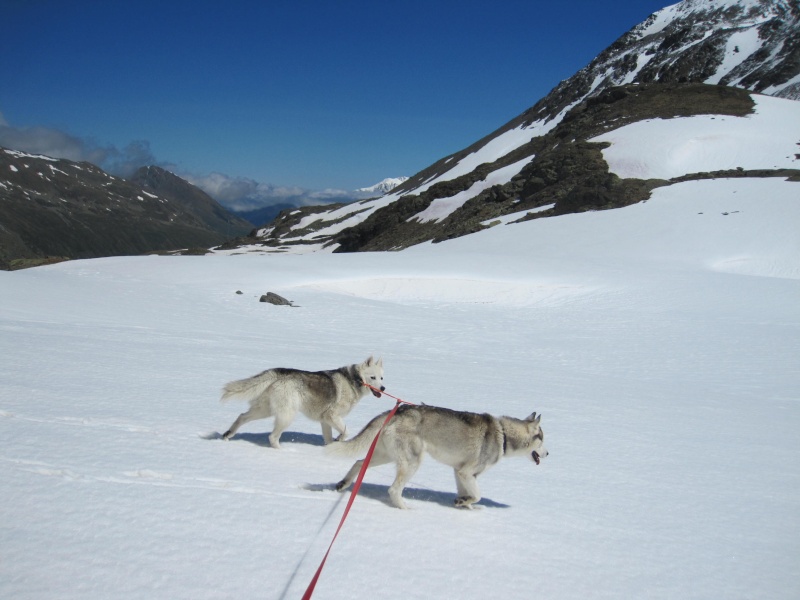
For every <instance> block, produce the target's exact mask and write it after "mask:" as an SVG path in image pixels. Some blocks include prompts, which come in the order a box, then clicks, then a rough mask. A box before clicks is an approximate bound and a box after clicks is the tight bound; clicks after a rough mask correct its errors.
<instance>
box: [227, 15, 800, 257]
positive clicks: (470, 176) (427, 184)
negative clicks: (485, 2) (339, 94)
mask: <svg viewBox="0 0 800 600" xmlns="http://www.w3.org/2000/svg"><path fill="white" fill-rule="evenodd" d="M750 92H760V93H765V94H769V95H774V96H779V97H783V98H789V99H797V98H798V97H800V7H798V5H797V3H796V2H789V1H787V0H684V1H683V2H680V3H678V4H675V5H672V6H668V7H666V8H664V9H662V10H660V11H658V12H656V13H654V14H653V15H651V16H650V17H649V18H648V19H646V20H645V21H644V22H643V23H641V24H639V25H637V26H635V27H633V28H632V29H631V30H630V31H629V32H627V33H626V34H624V35H623V36H621V37H620V38H619V39H618V40H616V41H615V42H614V43H612V44H611V45H610V46H609V47H608V48H607V49H606V50H604V51H603V52H601V53H600V54H599V55H598V56H597V57H596V58H595V59H594V60H593V61H592V62H591V63H590V64H589V65H587V66H586V67H585V68H583V69H581V70H580V71H578V72H577V73H576V74H575V75H573V76H572V77H570V78H568V79H566V80H564V81H562V82H561V83H560V84H559V85H558V86H556V87H555V88H554V89H553V90H552V91H551V92H550V93H549V94H548V95H547V96H546V97H545V98H543V99H541V100H540V101H538V102H537V103H536V104H534V105H533V106H532V107H531V108H530V109H528V110H526V111H525V112H524V113H522V114H521V115H519V116H518V117H516V118H514V119H512V120H511V121H509V122H508V123H506V124H505V125H503V126H502V127H500V128H499V129H497V130H496V131H494V132H493V133H491V134H489V135H488V136H486V137H485V138H483V139H481V140H479V141H477V142H476V143H474V144H473V145H471V146H469V147H468V148H465V149H464V150H462V151H460V152H457V153H455V154H452V155H450V156H447V157H444V158H442V159H441V160H439V161H437V162H436V163H434V164H433V165H431V166H430V167H428V168H426V169H423V170H422V171H421V172H419V173H417V174H416V175H414V176H413V177H411V178H410V179H409V180H407V181H406V182H404V183H403V184H401V185H400V186H398V187H397V188H395V189H394V190H392V191H391V192H390V193H389V194H387V195H385V196H383V197H381V198H379V199H377V200H370V201H363V202H359V203H355V204H352V205H348V206H344V207H341V206H336V207H308V208H304V209H299V210H290V211H284V212H283V213H281V214H280V215H279V216H278V217H277V218H276V219H275V221H274V222H273V223H271V224H270V225H269V226H268V227H265V228H262V229H261V230H259V231H258V232H257V236H255V237H254V238H251V239H248V240H241V242H240V243H241V244H242V245H245V244H251V245H252V244H256V245H260V246H262V247H264V248H265V249H269V248H273V249H275V250H280V251H293V250H292V249H293V247H296V246H300V247H311V246H313V247H316V248H319V249H323V250H327V251H336V252H348V251H359V250H389V249H401V248H404V247H407V246H409V245H413V244H416V243H420V242H423V241H427V240H434V241H441V240H443V239H448V238H450V237H455V236H458V235H465V234H468V233H471V232H473V231H478V230H480V229H482V228H484V227H486V226H487V225H486V223H485V222H486V221H487V220H489V221H490V222H491V220H492V219H497V218H498V217H502V216H504V215H507V214H508V213H509V211H510V210H511V209H512V208H513V209H514V211H519V210H524V209H525V208H530V209H531V210H532V211H536V212H531V214H530V216H529V217H527V218H541V217H545V216H552V215H557V214H564V213H565V212H576V211H583V210H597V209H601V208H614V207H618V206H624V205H625V204H628V203H631V202H638V201H641V200H644V199H646V198H647V197H649V190H650V189H652V188H653V187H654V186H656V185H665V184H666V183H668V182H642V181H639V180H625V181H624V182H620V181H617V180H616V179H618V178H616V179H615V177H616V176H613V175H611V174H609V173H608V171H607V165H605V161H604V160H603V159H602V154H601V152H600V151H601V149H602V148H601V147H600V146H599V145H598V144H592V143H590V142H588V140H589V139H590V138H591V137H592V135H597V133H598V132H602V131H605V130H609V129H612V128H614V127H620V126H622V125H624V124H626V123H630V122H633V121H635V120H640V119H650V118H672V117H674V116H681V115H682V116H688V115H697V114H721V115H726V114H737V115H741V114H746V113H747V112H748V111H749V110H751V108H747V107H748V106H749V107H752V99H750ZM743 111H744V112H743ZM704 176H705V175H704ZM447 199H454V200H453V201H454V202H455V201H456V199H457V200H458V202H460V203H461V204H462V206H461V208H460V209H458V210H456V211H454V212H453V213H452V214H451V215H450V216H449V217H448V218H447V219H446V220H445V221H442V222H439V221H437V222H435V223H434V222H431V221H430V220H428V219H426V218H421V217H420V215H422V214H423V213H424V211H426V210H427V209H428V207H429V206H430V205H431V203H432V202H433V201H434V200H439V201H446V200H447ZM549 205H552V206H549ZM544 207H548V208H546V209H545V208H544Z"/></svg>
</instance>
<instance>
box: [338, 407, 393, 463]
mask: <svg viewBox="0 0 800 600" xmlns="http://www.w3.org/2000/svg"><path fill="white" fill-rule="evenodd" d="M388 414H389V411H388V410H387V411H386V412H384V413H381V414H379V415H378V416H377V417H375V418H374V419H372V421H370V422H369V423H367V424H366V425H365V426H364V429H362V430H361V431H359V432H358V433H357V434H356V435H355V436H354V437H352V438H350V439H349V440H346V441H341V442H333V443H331V444H328V445H327V446H325V452H326V453H327V454H330V455H332V456H360V455H363V454H364V453H366V451H367V450H368V449H369V447H370V444H372V440H374V439H375V436H376V435H378V432H379V431H380V430H381V427H382V426H383V422H384V421H385V420H386V415H388Z"/></svg>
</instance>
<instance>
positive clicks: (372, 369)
mask: <svg viewBox="0 0 800 600" xmlns="http://www.w3.org/2000/svg"><path fill="white" fill-rule="evenodd" d="M356 369H357V370H358V374H359V376H360V377H361V381H362V382H363V383H366V384H369V385H370V386H371V387H370V388H369V389H370V391H371V392H372V395H373V396H375V397H376V398H380V397H381V392H382V391H384V390H385V389H386V388H385V387H383V359H382V358H379V359H378V360H375V359H374V358H372V357H371V356H370V357H369V358H368V359H367V360H365V361H364V362H363V363H361V364H360V365H358V367H356ZM377 390H380V392H379V391H377Z"/></svg>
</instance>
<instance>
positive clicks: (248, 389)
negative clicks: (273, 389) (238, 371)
mask: <svg viewBox="0 0 800 600" xmlns="http://www.w3.org/2000/svg"><path fill="white" fill-rule="evenodd" d="M277 378H278V376H277V374H276V373H275V371H274V370H273V369H268V370H266V371H264V372H262V373H259V374H258V375H253V376H252V377H248V378H247V379H237V380H236V381H231V382H230V383H226V384H225V387H223V388H222V398H220V402H227V401H228V400H252V399H254V398H258V396H260V395H261V393H262V392H263V391H264V390H265V389H267V388H268V387H269V386H270V385H272V384H273V382H274V381H275V380H276V379H277Z"/></svg>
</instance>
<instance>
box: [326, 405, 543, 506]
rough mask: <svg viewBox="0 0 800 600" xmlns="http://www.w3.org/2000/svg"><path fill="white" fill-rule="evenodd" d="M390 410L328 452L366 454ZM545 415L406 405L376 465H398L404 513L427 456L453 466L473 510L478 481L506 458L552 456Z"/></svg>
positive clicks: (392, 492) (395, 494)
mask: <svg viewBox="0 0 800 600" xmlns="http://www.w3.org/2000/svg"><path fill="white" fill-rule="evenodd" d="M387 414H388V411H387V412H385V413H383V414H380V415H378V416H377V417H375V418H374V419H373V420H372V421H370V422H369V423H368V424H367V425H366V427H364V429H362V430H361V432H360V433H358V435H356V436H355V437H354V438H352V439H351V440H348V441H338V442H335V443H333V444H331V445H330V446H328V447H327V448H326V449H325V450H326V452H330V453H331V454H335V455H339V456H358V455H363V454H364V453H366V451H367V449H368V448H369V447H370V445H371V444H372V440H374V439H375V436H376V435H377V434H378V431H379V430H380V428H381V425H383V422H384V421H385V419H386V416H387ZM541 419H542V416H541V415H539V416H536V413H533V414H532V415H530V416H529V417H527V418H526V419H515V418H513V417H493V416H492V415H489V414H485V413H484V414H478V413H471V412H464V411H457V410H450V409H447V408H439V407H436V406H427V405H424V404H423V405H422V406H410V405H403V406H401V407H400V408H398V410H397V413H396V414H395V415H394V417H392V419H391V420H390V421H389V422H388V423H387V424H386V427H384V429H383V431H382V432H381V434H380V438H378V443H377V445H376V446H375V453H374V454H373V455H372V460H371V462H370V466H375V465H381V464H386V463H390V462H393V463H395V464H396V466H397V476H396V477H395V480H394V483H392V485H391V487H390V488H389V497H390V499H391V501H392V504H394V505H395V506H396V507H398V508H407V507H406V504H405V502H403V488H405V486H406V484H407V483H408V481H409V480H410V479H411V477H412V476H413V475H414V473H415V472H416V471H417V469H418V468H419V465H420V463H421V462H422V456H423V455H424V453H425V452H427V453H428V454H430V455H431V456H432V457H433V458H435V459H436V460H438V461H439V462H442V463H444V464H446V465H449V466H451V467H453V470H454V471H455V475H456V487H457V489H458V497H457V498H456V500H455V504H456V506H457V507H461V508H472V505H473V504H474V503H476V502H478V500H480V499H481V493H480V490H479V489H478V481H477V479H476V478H477V476H478V475H480V474H481V473H483V472H484V471H485V470H486V469H488V468H489V467H491V466H492V465H494V464H495V463H497V462H498V461H499V460H500V459H501V458H503V457H504V456H524V457H527V458H528V459H530V460H532V461H533V462H535V463H536V464H537V465H538V464H539V461H540V460H541V459H542V458H544V457H545V456H547V454H548V452H547V449H546V448H545V447H544V445H543V443H544V432H543V431H542V428H541V427H540V426H539V423H540V421H541ZM363 462H364V461H363V460H359V461H357V462H356V463H355V464H354V465H353V467H352V468H351V469H350V471H348V473H347V475H345V477H344V479H342V480H341V481H340V482H339V483H338V484H337V485H336V489H337V490H339V491H343V490H345V489H346V488H347V487H348V486H349V485H350V484H351V483H353V480H354V479H355V478H356V476H357V475H358V473H359V471H360V470H361V465H362V464H363Z"/></svg>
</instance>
